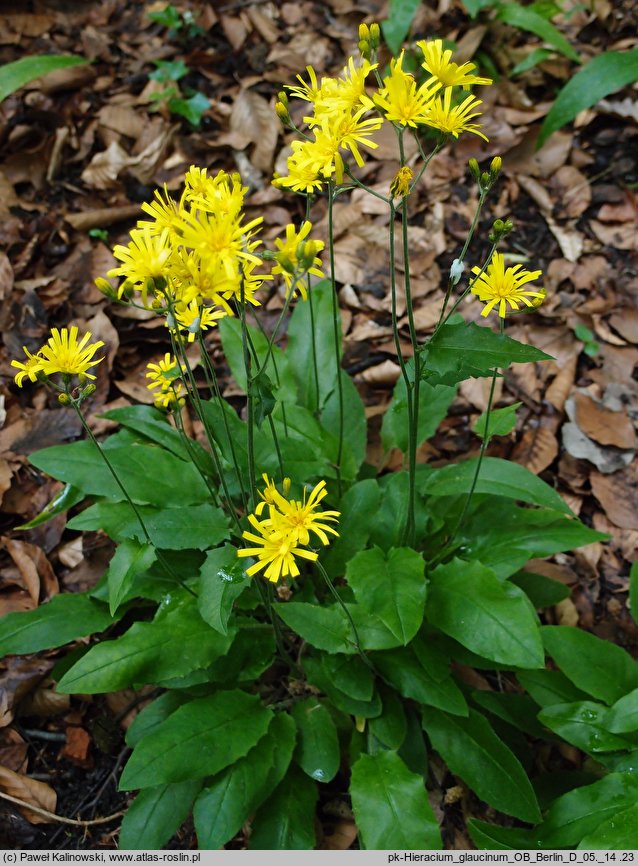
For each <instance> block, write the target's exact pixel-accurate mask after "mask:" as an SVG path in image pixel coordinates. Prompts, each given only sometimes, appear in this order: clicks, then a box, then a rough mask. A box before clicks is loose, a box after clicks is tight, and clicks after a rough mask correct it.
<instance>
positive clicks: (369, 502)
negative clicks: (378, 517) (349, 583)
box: [321, 478, 381, 574]
mask: <svg viewBox="0 0 638 866" xmlns="http://www.w3.org/2000/svg"><path fill="white" fill-rule="evenodd" d="M380 500H381V490H380V488H379V485H378V483H377V481H376V479H375V478H368V479H366V480H365V481H357V482H356V483H355V484H353V485H352V487H351V488H350V489H349V490H347V491H346V493H345V494H344V496H343V497H342V499H341V500H340V502H339V511H340V512H341V517H340V518H339V523H340V524H341V525H342V526H347V527H348V531H347V532H342V533H341V534H340V535H339V538H335V540H334V541H333V542H332V543H331V545H330V547H329V548H328V550H327V551H325V553H323V554H322V557H321V561H322V563H323V565H324V567H325V569H326V571H327V572H328V574H340V573H343V570H344V569H345V566H346V563H347V562H348V560H350V559H352V557H353V556H354V555H355V553H357V552H358V551H359V550H363V548H364V547H365V546H366V544H367V542H368V537H369V535H370V517H371V515H373V514H374V513H375V512H376V511H377V509H378V507H379V502H380Z"/></svg>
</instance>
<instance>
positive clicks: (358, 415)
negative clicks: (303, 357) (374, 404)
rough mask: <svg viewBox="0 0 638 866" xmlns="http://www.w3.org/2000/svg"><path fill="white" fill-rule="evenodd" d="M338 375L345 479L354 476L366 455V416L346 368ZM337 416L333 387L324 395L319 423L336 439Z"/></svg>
mask: <svg viewBox="0 0 638 866" xmlns="http://www.w3.org/2000/svg"><path fill="white" fill-rule="evenodd" d="M322 375H323V374H322ZM340 376H341V391H342V395H343V440H344V448H343V455H342V458H341V462H342V466H343V470H342V476H343V477H344V478H345V479H346V480H354V478H355V477H356V474H357V471H358V469H359V467H360V466H361V464H362V463H363V461H364V459H365V455H366V447H367V443H368V422H367V420H366V414H365V406H364V404H363V400H362V399H361V397H360V395H359V391H358V390H357V387H356V385H355V384H354V382H353V381H352V379H351V378H350V376H348V374H347V373H346V372H345V370H341V371H340ZM339 416H340V409H339V391H338V389H336V388H335V390H334V391H332V392H331V393H330V394H328V396H327V398H326V401H325V404H324V407H323V410H322V412H321V424H322V426H323V427H324V428H325V429H326V430H329V431H330V432H331V434H332V436H333V437H334V440H335V442H336V443H338V435H339V425H340V421H339ZM335 462H336V457H335Z"/></svg>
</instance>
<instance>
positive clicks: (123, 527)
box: [67, 500, 229, 550]
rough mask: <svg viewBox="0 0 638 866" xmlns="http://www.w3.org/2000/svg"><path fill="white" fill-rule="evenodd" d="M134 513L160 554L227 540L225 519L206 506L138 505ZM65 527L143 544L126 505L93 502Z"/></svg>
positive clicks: (131, 511)
mask: <svg viewBox="0 0 638 866" xmlns="http://www.w3.org/2000/svg"><path fill="white" fill-rule="evenodd" d="M137 510H138V511H139V513H140V514H141V516H142V520H143V521H144V525H145V526H146V530H147V532H148V534H149V535H150V537H151V541H152V542H153V544H154V545H155V547H159V548H162V549H164V550H191V549H195V550H206V548H208V547H213V546H214V545H216V544H219V543H220V541H223V540H224V539H226V538H228V534H229V533H228V518H227V517H226V515H225V514H224V512H223V511H222V510H221V509H220V508H217V507H216V506H214V505H210V504H209V503H207V502H205V503H202V504H201V505H183V506H181V507H177V508H156V507H154V506H152V505H138V506H137ZM67 526H68V528H69V529H78V530H80V531H85V530H87V529H88V530H99V529H101V530H102V531H103V532H106V534H107V535H108V536H110V537H111V538H112V539H114V540H115V541H122V540H124V539H132V538H136V539H137V540H138V541H140V542H144V541H145V540H146V537H145V535H144V532H143V531H142V527H141V526H140V522H139V520H138V519H137V516H136V515H135V512H134V511H133V509H132V508H131V506H130V505H129V504H128V502H109V501H108V500H102V501H100V502H96V503H95V504H94V505H91V506H89V508H85V509H84V511H82V512H80V514H77V515H76V516H75V517H72V518H71V520H69V521H68V523H67Z"/></svg>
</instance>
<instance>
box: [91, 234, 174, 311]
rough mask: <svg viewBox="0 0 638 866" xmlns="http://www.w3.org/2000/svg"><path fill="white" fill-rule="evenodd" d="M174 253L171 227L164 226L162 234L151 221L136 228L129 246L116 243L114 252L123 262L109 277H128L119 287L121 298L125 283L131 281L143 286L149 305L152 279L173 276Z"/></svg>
mask: <svg viewBox="0 0 638 866" xmlns="http://www.w3.org/2000/svg"><path fill="white" fill-rule="evenodd" d="M172 254H173V251H172V248H171V246H170V244H169V233H168V229H162V231H161V232H160V233H159V234H156V233H155V232H154V230H153V229H152V228H150V226H149V224H146V225H145V226H144V227H143V228H137V229H132V230H131V241H130V243H129V244H128V245H127V246H124V245H123V244H116V245H115V246H114V247H113V255H114V256H115V258H116V259H119V260H120V261H121V262H122V264H121V265H120V267H119V268H112V269H111V270H110V271H108V273H107V277H124V278H125V283H122V284H121V285H120V288H119V290H118V298H119V297H122V293H123V291H124V286H125V284H126V283H128V284H130V285H133V286H136V287H137V288H139V289H140V291H141V292H142V298H143V301H144V304H146V293H147V291H148V288H149V282H150V281H152V280H157V279H160V278H162V279H166V278H167V277H168V276H169V268H170V259H171V256H172Z"/></svg>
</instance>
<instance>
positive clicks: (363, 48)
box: [358, 39, 372, 60]
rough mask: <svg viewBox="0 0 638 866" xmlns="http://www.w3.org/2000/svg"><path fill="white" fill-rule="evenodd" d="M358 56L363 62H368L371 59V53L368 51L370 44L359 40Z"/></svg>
mask: <svg viewBox="0 0 638 866" xmlns="http://www.w3.org/2000/svg"><path fill="white" fill-rule="evenodd" d="M358 48H359V54H360V55H361V56H362V57H363V59H364V60H370V58H371V57H372V51H371V49H370V43H369V42H367V41H366V40H365V39H360V40H359V45H358Z"/></svg>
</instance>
